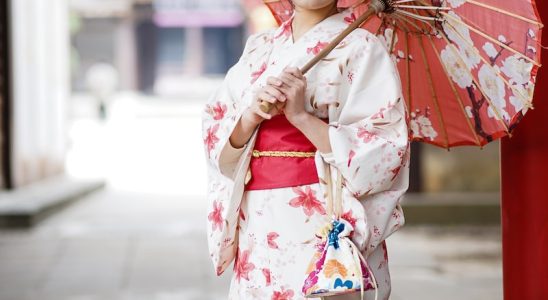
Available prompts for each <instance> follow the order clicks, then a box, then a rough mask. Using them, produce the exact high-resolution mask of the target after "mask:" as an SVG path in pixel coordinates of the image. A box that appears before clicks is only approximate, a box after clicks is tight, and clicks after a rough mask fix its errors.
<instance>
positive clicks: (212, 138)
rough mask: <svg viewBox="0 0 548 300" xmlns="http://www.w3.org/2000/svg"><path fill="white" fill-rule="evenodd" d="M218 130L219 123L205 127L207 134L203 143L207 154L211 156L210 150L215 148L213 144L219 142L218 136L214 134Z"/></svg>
mask: <svg viewBox="0 0 548 300" xmlns="http://www.w3.org/2000/svg"><path fill="white" fill-rule="evenodd" d="M217 130H219V124H215V125H213V126H211V127H209V128H208V129H207V135H206V138H205V139H204V143H205V144H206V145H207V152H208V155H209V156H211V150H213V148H215V144H216V143H217V142H219V138H218V137H217V136H216V135H215V134H216V133H217Z"/></svg>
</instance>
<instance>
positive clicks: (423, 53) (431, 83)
mask: <svg viewBox="0 0 548 300" xmlns="http://www.w3.org/2000/svg"><path fill="white" fill-rule="evenodd" d="M418 42H419V46H420V49H421V56H422V60H423V61H424V68H425V70H426V74H427V77H428V84H429V86H430V93H431V94H432V98H433V99H434V107H435V108H436V114H437V115H438V119H439V121H440V123H441V128H442V130H443V134H444V136H445V148H449V136H448V135H447V127H446V125H445V120H444V119H443V115H442V114H441V110H440V104H439V101H438V95H437V93H436V88H435V87H434V80H433V78H432V71H431V70H430V64H428V59H427V58H426V51H425V50H424V44H423V42H422V36H419V37H418Z"/></svg>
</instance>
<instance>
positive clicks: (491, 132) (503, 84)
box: [264, 0, 542, 148]
mask: <svg viewBox="0 0 548 300" xmlns="http://www.w3.org/2000/svg"><path fill="white" fill-rule="evenodd" d="M264 2H265V3H266V4H267V5H268V7H269V8H270V10H271V11H272V13H273V15H274V16H275V19H276V20H277V22H278V23H279V24H281V23H282V22H283V21H285V20H287V19H288V18H289V17H290V16H291V14H292V13H293V11H292V5H291V3H290V1H286V0H279V1H276V0H274V1H272V0H266V1H264ZM337 5H338V6H339V7H341V8H347V7H354V9H353V13H352V18H353V19H355V21H354V22H353V23H352V24H351V25H350V26H349V28H348V29H347V30H345V31H344V32H342V33H341V34H340V35H339V36H338V37H337V38H335V39H334V41H333V42H332V43H331V44H330V46H328V47H326V48H325V49H324V51H322V52H320V53H319V54H318V55H317V57H315V58H314V59H313V60H312V61H310V62H309V63H308V64H307V65H306V66H305V67H304V68H303V69H302V71H303V72H306V71H308V69H310V68H311V67H312V66H313V65H314V64H315V63H316V62H317V61H318V60H319V59H321V58H323V57H324V56H325V55H327V53H328V52H329V51H331V50H332V49H333V48H334V47H335V46H336V45H337V44H338V43H339V42H340V41H341V40H342V39H343V38H344V37H345V36H346V35H347V34H348V33H350V32H351V31H352V30H353V29H355V28H358V27H362V28H365V29H367V30H369V31H370V32H372V33H375V34H377V36H378V37H379V38H380V39H381V41H383V42H384V44H385V45H386V48H387V50H388V51H389V53H390V54H391V56H392V58H393V60H394V62H395V63H396V65H397V67H398V70H399V73H400V77H401V80H402V87H403V92H404V97H405V99H406V103H407V107H408V109H409V112H410V117H411V119H410V123H409V126H410V131H411V133H410V134H411V138H412V139H413V140H416V141H422V142H426V143H430V144H434V145H437V146H440V147H444V148H450V147H454V146H460V145H477V146H483V145H485V144H487V143H489V142H491V141H493V140H495V139H498V138H501V137H503V136H506V135H511V132H512V129H513V128H514V127H515V126H516V125H517V123H518V122H519V121H520V120H521V118H523V116H524V115H525V113H526V112H527V111H528V109H531V108H533V106H532V97H533V90H534V86H535V78H536V74H537V71H538V68H539V67H540V53H541V51H540V50H541V49H540V47H541V29H542V24H541V22H540V19H539V16H538V13H537V10H536V5H535V1H534V0H512V1H509V0H392V1H390V0H371V1H357V0H339V1H338V4H337Z"/></svg>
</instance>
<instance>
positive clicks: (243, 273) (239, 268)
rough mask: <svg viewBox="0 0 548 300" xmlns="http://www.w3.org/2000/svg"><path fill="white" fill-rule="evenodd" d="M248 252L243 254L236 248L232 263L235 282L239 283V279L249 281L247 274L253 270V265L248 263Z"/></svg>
mask: <svg viewBox="0 0 548 300" xmlns="http://www.w3.org/2000/svg"><path fill="white" fill-rule="evenodd" d="M249 252H250V250H245V251H243V252H241V251H240V248H238V252H237V253H236V262H235V263H234V275H235V276H236V280H238V282H240V280H241V278H243V279H245V280H247V281H249V272H251V271H253V270H254V269H255V265H254V264H252V263H250V262H249V254H250V253H249Z"/></svg>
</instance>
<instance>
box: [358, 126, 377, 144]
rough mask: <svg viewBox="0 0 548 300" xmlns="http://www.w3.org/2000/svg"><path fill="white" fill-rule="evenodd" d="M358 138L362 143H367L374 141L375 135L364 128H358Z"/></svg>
mask: <svg viewBox="0 0 548 300" xmlns="http://www.w3.org/2000/svg"><path fill="white" fill-rule="evenodd" d="M358 138H360V139H362V140H363V142H364V143H369V142H371V141H372V140H374V139H375V134H373V133H371V132H369V131H367V130H366V129H365V128H363V127H360V128H358Z"/></svg>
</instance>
